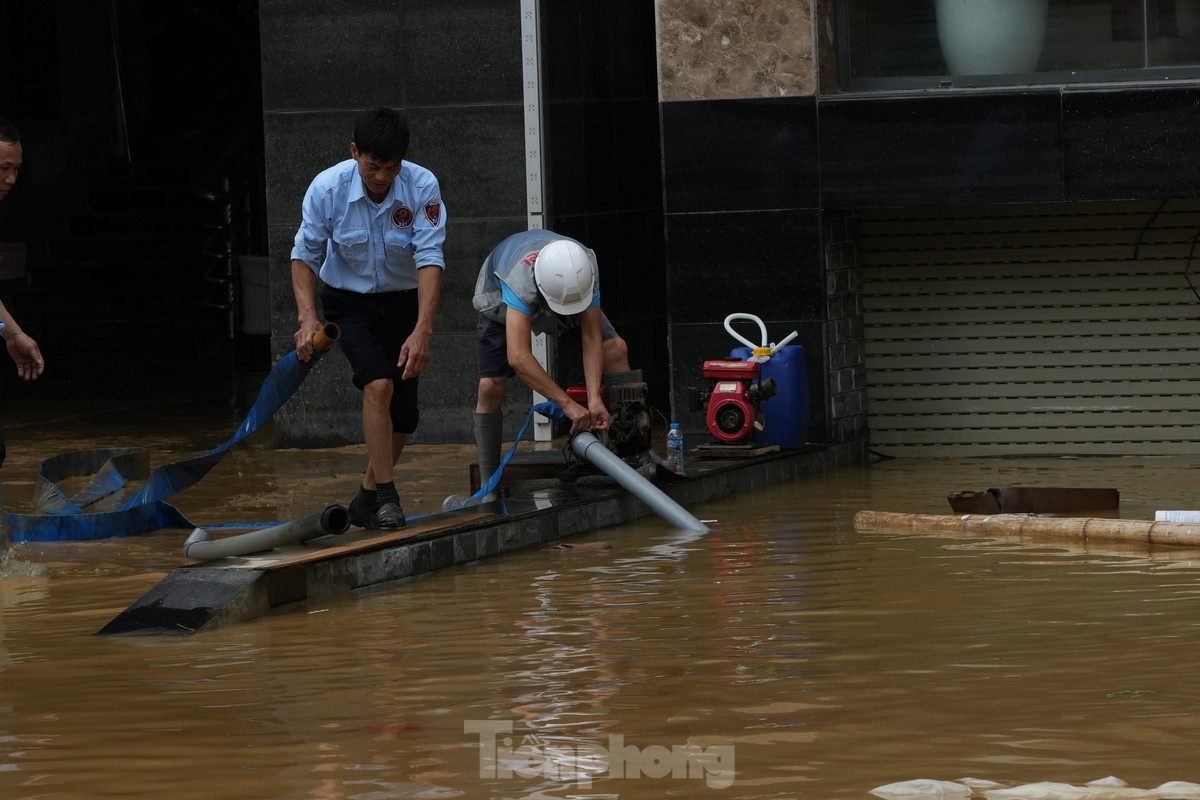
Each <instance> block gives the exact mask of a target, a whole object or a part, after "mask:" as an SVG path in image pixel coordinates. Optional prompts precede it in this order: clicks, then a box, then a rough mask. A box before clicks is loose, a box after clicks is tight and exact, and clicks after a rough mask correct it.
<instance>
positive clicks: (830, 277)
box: [822, 211, 868, 448]
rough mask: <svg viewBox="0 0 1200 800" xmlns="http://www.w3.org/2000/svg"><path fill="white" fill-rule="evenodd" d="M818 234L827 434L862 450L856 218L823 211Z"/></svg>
mask: <svg viewBox="0 0 1200 800" xmlns="http://www.w3.org/2000/svg"><path fill="white" fill-rule="evenodd" d="M822 234H823V247H824V257H825V342H826V347H827V348H828V359H827V363H828V365H829V375H828V378H829V391H828V396H827V397H828V402H829V404H830V406H829V420H830V425H829V433H830V436H831V438H832V441H834V442H837V443H839V444H840V443H845V442H854V441H857V442H861V443H862V445H863V447H864V448H865V446H866V443H867V437H868V428H867V389H866V386H867V382H866V363H865V358H866V357H865V351H864V343H863V314H862V292H861V289H862V265H861V263H860V262H859V257H858V243H857V218H856V217H855V216H854V215H853V214H852V213H848V212H839V211H826V212H825V214H824V218H823V220H822Z"/></svg>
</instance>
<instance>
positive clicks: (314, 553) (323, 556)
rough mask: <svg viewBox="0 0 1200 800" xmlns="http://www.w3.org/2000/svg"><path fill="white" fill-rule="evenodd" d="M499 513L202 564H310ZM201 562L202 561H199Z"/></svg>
mask: <svg viewBox="0 0 1200 800" xmlns="http://www.w3.org/2000/svg"><path fill="white" fill-rule="evenodd" d="M495 516H497V515H496V514H492V513H484V512H476V513H461V512H460V513H456V514H452V515H448V516H445V517H441V516H439V518H438V519H435V520H429V521H425V522H420V521H414V522H412V523H409V525H408V527H407V528H403V529H401V530H398V531H364V530H358V529H355V530H352V531H351V532H349V533H344V534H342V535H341V536H322V537H320V538H318V539H312V540H310V541H307V542H305V543H303V544H299V545H295V546H293V547H281V548H278V549H276V550H270V551H266V552H263V553H258V554H255V555H250V556H239V557H236V558H228V559H222V560H221V561H210V562H205V564H203V566H207V567H212V566H229V567H233V568H239V569H264V570H275V569H283V568H285V567H293V566H296V565H298V564H311V563H313V562H316V561H329V560H332V559H335V558H341V557H343V556H347V555H352V554H354V553H365V552H367V551H370V550H379V549H381V548H384V547H388V546H390V545H394V544H399V543H402V542H405V541H407V540H409V539H424V538H429V537H430V536H431V535H433V534H436V533H439V532H441V531H450V530H453V529H455V528H460V527H462V526H464V525H470V524H473V523H476V522H482V521H483V520H485V519H488V518H490V517H495ZM197 566H200V565H197Z"/></svg>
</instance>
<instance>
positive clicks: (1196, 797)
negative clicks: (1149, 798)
mask: <svg viewBox="0 0 1200 800" xmlns="http://www.w3.org/2000/svg"><path fill="white" fill-rule="evenodd" d="M1151 791H1153V792H1154V793H1155V797H1162V798H1170V800H1200V783H1188V782H1187V781H1167V782H1166V783H1164V784H1163V785H1162V786H1159V787H1158V788H1157V789H1152V790H1151Z"/></svg>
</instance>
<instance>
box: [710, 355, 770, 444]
mask: <svg viewBox="0 0 1200 800" xmlns="http://www.w3.org/2000/svg"><path fill="white" fill-rule="evenodd" d="M761 372H762V364H760V363H758V362H756V361H735V360H714V361H705V362H704V377H706V378H709V379H711V380H712V385H711V387H710V388H709V390H708V393H707V395H705V396H704V398H703V399H702V403H703V405H705V406H706V408H707V412H706V413H705V415H704V422H705V425H706V426H707V427H708V432H709V433H710V434H712V437H713V438H714V439H715V440H716V442H717V444H720V445H747V444H750V443H751V442H752V441H753V440H754V435H755V433H761V432H762V430H763V416H762V411H761V410H760V408H759V404H760V403H762V401H763V400H766V399H768V398H770V397H773V396H774V395H775V391H776V389H775V381H774V380H772V379H770V378H768V379H767V380H765V381H762V380H759V375H760V373H761Z"/></svg>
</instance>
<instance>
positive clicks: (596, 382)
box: [579, 306, 609, 430]
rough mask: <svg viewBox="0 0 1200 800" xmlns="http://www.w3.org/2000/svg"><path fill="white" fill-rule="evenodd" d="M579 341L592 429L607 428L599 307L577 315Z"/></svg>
mask: <svg viewBox="0 0 1200 800" xmlns="http://www.w3.org/2000/svg"><path fill="white" fill-rule="evenodd" d="M579 330H580V339H581V343H582V345H583V380H584V383H586V384H587V394H588V411H589V412H591V415H592V423H593V427H595V428H598V429H601V430H603V429H604V428H607V427H608V423H609V415H608V406H606V405H604V396H603V395H602V394H601V386H602V384H603V382H604V336H603V334H602V333H601V331H600V307H599V306H593V307H592V308H588V309H584V311H583V312H582V313H581V314H580V315H579Z"/></svg>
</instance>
